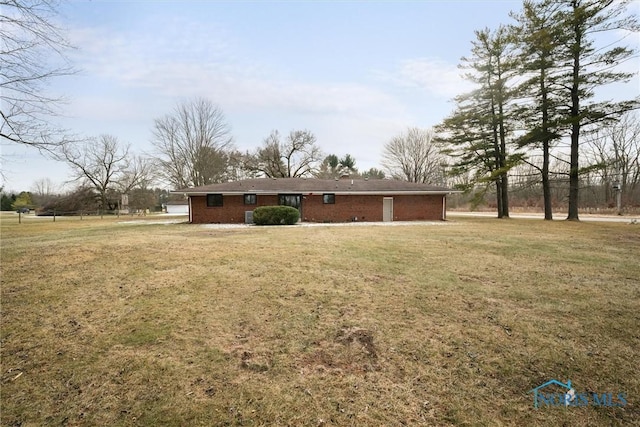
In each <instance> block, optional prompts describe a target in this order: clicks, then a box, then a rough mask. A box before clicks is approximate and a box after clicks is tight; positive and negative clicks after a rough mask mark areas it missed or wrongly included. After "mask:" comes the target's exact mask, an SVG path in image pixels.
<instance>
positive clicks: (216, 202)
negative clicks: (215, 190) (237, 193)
mask: <svg viewBox="0 0 640 427" xmlns="http://www.w3.org/2000/svg"><path fill="white" fill-rule="evenodd" d="M218 206H222V194H207V207H208V208H213V207H218Z"/></svg>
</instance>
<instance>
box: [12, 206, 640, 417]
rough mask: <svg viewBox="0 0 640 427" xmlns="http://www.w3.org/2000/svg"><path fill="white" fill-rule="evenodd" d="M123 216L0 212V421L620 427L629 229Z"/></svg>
mask: <svg viewBox="0 0 640 427" xmlns="http://www.w3.org/2000/svg"><path fill="white" fill-rule="evenodd" d="M122 221H123V219H120V220H118V219H115V218H112V219H104V220H100V219H91V218H85V219H83V220H82V221H80V220H79V219H73V220H60V221H56V222H55V223H54V222H52V221H49V220H47V221H44V220H31V221H24V222H23V223H22V224H18V223H17V218H16V217H15V216H6V217H2V223H1V233H2V234H1V256H2V258H1V262H2V295H1V296H2V300H1V302H2V327H1V333H2V336H1V339H2V343H1V345H2V346H1V349H2V377H1V378H0V380H1V384H0V386H1V402H0V403H1V424H2V425H3V426H40V425H69V426H72V425H115V426H134V425H135V426H137V425H140V426H152V425H158V426H159V425H163V426H194V425H203V426H212V425H220V426H223V425H238V426H239V425H245V426H259V425H264V426H267V425H268V426H271V425H278V426H286V425H290V426H332V425H341V426H363V425H370V426H401V425H437V426H446V425H469V426H475V425H497V426H500V425H529V426H543V425H580V426H587V425H592V426H600V425H640V374H638V366H639V362H638V355H639V354H640V261H639V258H640V225H629V224H599V223H567V222H562V221H558V222H552V223H549V222H543V221H537V220H515V219H511V220H495V219H482V218H480V219H471V218H464V219H462V218H460V219H454V220H452V221H449V222H447V223H442V224H440V225H426V224H415V225H407V226H395V227H382V226H344V227H330V226H318V227H299V226H294V227H271V228H268V227H267V228H260V227H250V228H229V229H218V228H208V227H204V226H197V225H189V224H157V223H153V219H141V220H140V221H136V222H133V223H123V222H122ZM552 378H554V379H557V380H559V381H562V382H565V381H566V380H569V379H570V380H571V381H572V384H573V386H574V388H575V389H576V392H578V393H598V394H599V395H601V394H602V393H609V392H610V393H613V394H614V395H613V396H614V402H615V401H616V397H617V394H618V393H625V395H624V396H625V399H626V401H627V404H626V405H625V406H622V407H596V406H593V405H589V406H583V407H571V406H570V407H564V406H562V407H554V406H545V405H543V407H540V408H538V409H535V408H534V407H533V394H532V393H528V392H529V390H531V389H533V388H534V387H537V386H538V385H540V384H542V383H544V382H546V381H548V380H550V379H552ZM547 391H548V390H547ZM551 391H554V392H559V391H561V390H560V389H559V388H556V389H553V390H551Z"/></svg>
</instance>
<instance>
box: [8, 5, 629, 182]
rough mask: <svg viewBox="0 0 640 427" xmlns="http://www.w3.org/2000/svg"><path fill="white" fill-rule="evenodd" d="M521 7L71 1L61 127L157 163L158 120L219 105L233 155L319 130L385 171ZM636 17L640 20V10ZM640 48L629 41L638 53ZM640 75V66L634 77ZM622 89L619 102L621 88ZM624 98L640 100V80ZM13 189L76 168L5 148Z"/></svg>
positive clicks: (332, 144)
mask: <svg viewBox="0 0 640 427" xmlns="http://www.w3.org/2000/svg"><path fill="white" fill-rule="evenodd" d="M520 5H521V2H520V1H509V0H503V1H473V0H466V1H465V0H460V1H314V2H311V1H306V2H303V1H278V2H274V1H233V2H232V1H154V2H151V1H133V2H129V1H126V2H125V1H95V0H94V1H71V2H69V3H67V4H65V5H64V7H63V9H62V11H61V12H62V13H61V17H60V19H61V20H62V25H63V26H64V27H65V28H67V30H68V33H67V34H68V38H69V39H70V41H71V42H72V44H73V45H75V46H76V47H77V50H76V51H74V52H72V53H71V55H70V57H71V59H72V60H73V63H74V65H75V67H76V68H77V69H79V70H80V72H79V74H77V75H75V76H73V77H69V78H58V79H56V80H54V81H52V82H51V83H52V84H51V85H50V91H51V92H52V93H53V94H62V95H64V96H65V97H66V98H67V99H68V103H67V104H66V105H65V106H64V113H65V118H64V119H61V122H62V125H63V126H64V127H66V128H68V129H70V130H72V131H73V132H74V133H76V134H80V135H84V136H99V135H101V134H110V135H114V136H116V137H117V138H118V139H119V140H120V141H121V142H122V143H129V144H131V146H132V149H133V151H135V152H136V153H150V152H151V151H152V146H151V144H150V140H151V133H152V129H153V121H154V119H155V118H159V117H162V116H164V115H165V114H168V113H171V111H172V109H173V108H174V107H175V105H176V104H177V103H178V102H181V101H184V100H188V99H191V98H193V97H204V98H207V99H209V100H211V101H212V102H214V103H216V104H218V105H219V106H220V107H221V108H222V110H223V111H224V113H225V116H226V119H227V121H228V123H229V125H230V126H231V129H232V134H233V136H234V140H235V145H236V147H237V148H238V149H240V150H243V151H244V150H247V149H253V148H255V147H256V146H258V145H259V144H261V142H262V140H263V139H264V138H265V137H266V136H268V135H269V133H270V132H271V131H272V130H273V129H278V130H279V131H280V132H281V133H283V134H286V133H288V132H289V131H290V130H293V129H308V130H310V131H311V132H313V133H314V134H315V135H316V136H317V139H318V145H319V146H320V147H321V148H322V150H323V151H324V152H325V153H326V154H330V153H333V154H336V155H338V156H342V155H344V154H346V153H349V154H351V155H352V156H354V157H355V159H356V166H358V167H359V168H360V169H368V168H370V167H379V164H380V158H381V152H382V147H383V146H384V144H385V142H387V141H388V140H389V139H390V138H391V137H393V136H395V135H397V134H399V133H400V132H402V131H403V130H405V129H406V128H407V127H409V126H418V127H430V126H433V125H435V124H437V123H438V122H440V121H441V120H442V119H443V118H444V117H445V116H446V115H447V114H448V113H450V112H451V110H452V108H453V104H452V103H451V99H452V98H453V97H454V96H455V95H457V94H460V93H462V92H465V91H466V90H468V89H469V86H468V84H467V83H466V82H465V81H464V80H462V79H461V78H460V72H459V70H458V69H457V65H458V63H459V60H460V57H462V56H465V55H468V54H469V49H470V45H471V41H472V40H473V39H474V34H473V32H474V30H478V29H482V28H485V27H489V28H492V29H493V28H496V27H497V26H498V25H499V24H501V23H504V24H507V23H510V22H511V20H510V18H509V16H508V13H509V11H511V10H519V8H520ZM633 10H634V11H635V13H638V12H640V1H636V2H634V5H633ZM639 37H640V36H637V35H636V36H635V37H631V38H630V39H629V42H630V43H631V44H633V45H635V46H636V47H637V46H638V45H640V40H639ZM628 66H629V67H631V69H634V70H638V69H639V68H640V60H635V61H634V62H633V63H631V64H628ZM612 90H614V89H612ZM612 93H614V95H613V96H618V95H620V96H622V95H621V94H623V93H624V94H625V95H626V96H627V97H628V96H629V95H630V94H631V95H632V94H634V93H635V94H636V95H637V94H638V93H640V80H639V79H638V78H637V77H636V78H635V79H634V80H633V81H632V82H630V83H629V84H627V85H626V86H625V87H624V88H617V92H616V91H614V92H612ZM2 156H3V165H2V168H3V171H4V174H5V179H4V181H3V183H4V185H5V189H10V190H15V191H20V190H30V189H32V188H33V182H34V181H36V180H38V179H42V178H47V177H48V178H50V179H51V180H52V181H53V182H54V183H55V184H56V185H57V186H59V187H62V184H63V183H64V182H65V181H68V180H69V178H70V171H69V169H68V168H67V166H66V165H65V164H64V163H59V162H55V161H51V160H47V159H45V158H44V157H43V156H41V155H40V154H39V153H38V152H37V151H35V150H31V149H26V148H20V147H16V146H15V145H6V144H4V143H3V145H2Z"/></svg>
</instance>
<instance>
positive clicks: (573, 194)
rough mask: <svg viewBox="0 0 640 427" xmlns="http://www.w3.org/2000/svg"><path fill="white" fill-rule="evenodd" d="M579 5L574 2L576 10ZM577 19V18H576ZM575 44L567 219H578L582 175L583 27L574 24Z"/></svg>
mask: <svg viewBox="0 0 640 427" xmlns="http://www.w3.org/2000/svg"><path fill="white" fill-rule="evenodd" d="M576 8H577V5H576V4H575V3H574V11H575V9H576ZM574 19H575V18H574ZM573 31H574V35H575V41H574V43H575V45H574V46H573V52H572V53H573V70H572V71H573V75H572V85H571V112H570V114H571V159H570V162H569V214H568V216H567V219H568V220H570V221H578V220H579V218H578V203H579V191H580V176H579V174H578V171H579V163H578V151H579V149H580V121H581V118H580V94H579V88H580V52H581V50H582V29H581V28H580V24H579V23H575V24H574V28H573Z"/></svg>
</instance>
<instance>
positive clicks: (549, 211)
mask: <svg viewBox="0 0 640 427" xmlns="http://www.w3.org/2000/svg"><path fill="white" fill-rule="evenodd" d="M542 195H543V198H544V219H545V220H548V221H550V220H552V219H553V208H552V206H551V183H550V182H549V141H548V140H545V141H543V142H542Z"/></svg>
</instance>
